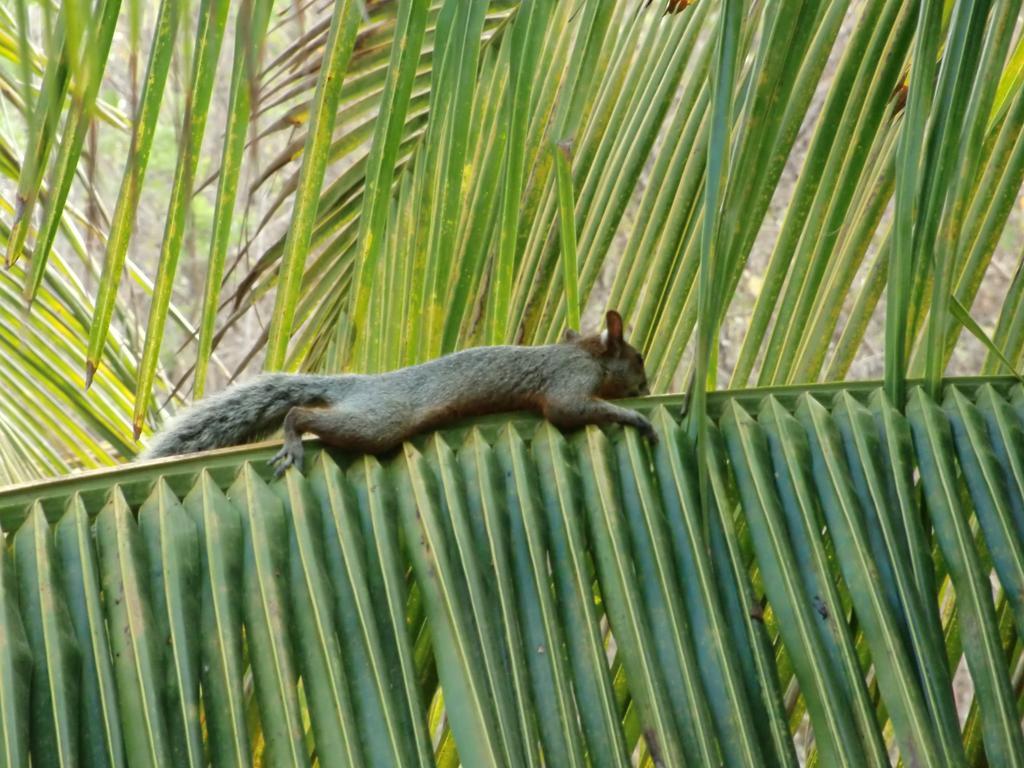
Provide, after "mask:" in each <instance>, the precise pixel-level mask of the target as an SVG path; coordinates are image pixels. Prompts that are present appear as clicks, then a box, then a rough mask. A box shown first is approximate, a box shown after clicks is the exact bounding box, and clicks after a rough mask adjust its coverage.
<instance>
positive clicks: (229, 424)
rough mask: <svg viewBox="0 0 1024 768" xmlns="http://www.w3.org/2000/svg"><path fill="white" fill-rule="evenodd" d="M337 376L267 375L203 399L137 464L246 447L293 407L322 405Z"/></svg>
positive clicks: (334, 387)
mask: <svg viewBox="0 0 1024 768" xmlns="http://www.w3.org/2000/svg"><path fill="white" fill-rule="evenodd" d="M341 380H342V377H339V376H315V375H307V374H301V375H295V374H284V373H271V374H267V375H264V376H259V377H257V378H255V379H253V380H252V381H247V382H245V383H244V384H239V385H237V386H234V387H229V388H228V389H226V390H224V391H223V392H220V393H218V394H216V395H213V396H212V397H208V398H206V399H204V400H201V401H200V402H198V403H196V404H195V405H193V406H192V407H190V408H188V409H186V410H185V411H184V412H182V413H181V414H180V415H178V416H176V417H174V419H172V420H171V422H170V423H169V424H167V425H166V426H165V427H164V429H163V431H161V432H160V433H159V434H157V435H156V436H155V437H154V438H153V440H152V442H150V444H149V445H148V446H147V448H146V450H145V451H143V452H142V454H141V455H140V456H139V458H140V459H156V458H159V457H161V456H177V455H180V454H183V453H195V452H196V451H206V450H210V449H211V448H223V447H226V446H229V445H240V444H242V443H247V442H251V441H253V440H255V439H257V438H259V437H261V436H263V435H265V434H266V433H268V432H271V431H272V430H274V429H276V428H277V427H279V426H281V422H282V421H283V420H284V417H285V415H286V414H287V413H288V410H289V409H290V408H292V407H293V406H296V405H314V404H317V403H323V402H326V400H327V399H328V396H329V395H330V394H331V393H332V392H336V391H337V390H338V389H339V384H340V382H341Z"/></svg>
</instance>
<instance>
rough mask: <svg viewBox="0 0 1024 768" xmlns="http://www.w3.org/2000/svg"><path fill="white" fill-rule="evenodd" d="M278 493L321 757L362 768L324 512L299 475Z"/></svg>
mask: <svg viewBox="0 0 1024 768" xmlns="http://www.w3.org/2000/svg"><path fill="white" fill-rule="evenodd" d="M275 491H276V492H277V494H278V496H279V497H280V498H281V501H282V502H283V504H284V507H285V512H286V513H287V518H288V529H289V537H288V538H289V547H290V553H289V558H288V563H289V566H290V568H289V580H290V592H291V596H292V602H291V605H292V611H293V616H294V623H295V632H294V635H295V637H296V645H297V646H298V652H299V666H300V670H301V673H302V679H303V683H304V686H305V691H306V700H307V706H308V710H309V717H310V719H311V720H312V724H313V735H314V737H315V738H316V744H317V756H318V758H319V760H320V762H321V764H323V765H339V766H349V765H351V766H355V765H361V764H363V757H362V749H361V747H360V744H359V730H358V725H357V724H356V720H355V714H354V713H353V711H352V694H351V692H350V689H349V684H348V680H347V676H346V674H345V671H344V669H343V667H342V656H341V648H340V643H339V635H338V633H337V628H336V626H335V622H334V612H333V605H332V600H331V590H330V588H329V582H328V580H327V573H326V570H325V567H324V561H323V550H322V544H321V541H322V539H321V537H322V530H323V529H322V525H321V520H320V510H319V508H318V506H317V504H316V502H315V501H314V499H313V495H312V492H311V490H310V488H309V485H308V483H307V482H306V479H305V478H304V477H302V476H301V475H300V474H299V473H298V472H297V471H291V472H288V473H286V475H285V478H284V482H283V483H279V484H277V485H276V486H275Z"/></svg>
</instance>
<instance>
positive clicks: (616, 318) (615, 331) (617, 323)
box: [604, 309, 622, 346]
mask: <svg viewBox="0 0 1024 768" xmlns="http://www.w3.org/2000/svg"><path fill="white" fill-rule="evenodd" d="M604 318H605V323H606V326H605V327H606V329H607V330H606V331H605V332H606V333H607V336H606V337H605V341H606V343H607V344H608V345H609V346H614V345H616V344H621V343H622V315H620V314H619V313H618V312H616V311H615V310H614V309H609V310H608V312H607V314H605V316H604Z"/></svg>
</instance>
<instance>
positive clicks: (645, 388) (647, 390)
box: [640, 382, 651, 397]
mask: <svg viewBox="0 0 1024 768" xmlns="http://www.w3.org/2000/svg"><path fill="white" fill-rule="evenodd" d="M640 394H641V395H643V396H644V397H647V395H649V394H651V388H650V387H648V386H647V382H644V384H643V386H641V387H640Z"/></svg>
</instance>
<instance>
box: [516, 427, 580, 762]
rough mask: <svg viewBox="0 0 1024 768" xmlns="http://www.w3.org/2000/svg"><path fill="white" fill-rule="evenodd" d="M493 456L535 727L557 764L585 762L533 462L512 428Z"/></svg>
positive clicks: (547, 752) (547, 751) (550, 756)
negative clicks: (501, 481)
mask: <svg viewBox="0 0 1024 768" xmlns="http://www.w3.org/2000/svg"><path fill="white" fill-rule="evenodd" d="M497 452H498V460H499V462H500V465H501V468H502V471H503V473H504V475H505V477H506V485H505V500H506V503H507V505H508V512H509V529H510V530H509V537H510V546H511V550H512V563H513V569H514V574H515V582H516V595H517V597H518V610H519V613H520V616H521V617H522V621H523V640H524V643H525V646H526V648H527V649H529V650H532V651H534V652H533V653H529V652H528V653H527V660H528V661H527V664H528V667H529V673H530V679H531V683H532V689H533V696H534V700H535V704H536V717H537V728H538V730H539V731H540V737H541V743H542V745H543V749H544V755H545V756H546V758H548V759H551V760H552V761H557V762H558V763H559V764H560V765H567V766H582V765H585V764H586V759H585V755H584V745H583V739H582V735H581V733H580V724H579V717H578V715H577V709H576V704H575V702H574V700H573V692H572V684H571V677H572V670H571V667H570V661H569V659H568V657H567V650H568V649H567V645H566V643H565V642H564V640H563V632H564V629H563V628H562V625H561V624H560V622H559V620H558V613H557V606H556V604H555V596H554V593H553V590H551V589H550V576H549V574H548V554H547V546H546V541H547V537H546V535H545V526H544V521H543V517H542V515H543V510H542V509H541V501H540V498H541V497H540V491H539V489H538V488H537V480H536V467H535V465H534V464H533V461H532V459H531V457H530V455H529V452H528V449H527V446H526V444H525V442H524V441H523V439H522V438H521V437H520V435H519V433H518V432H517V431H516V429H515V427H514V426H512V425H509V426H508V427H507V428H505V429H503V430H502V434H501V436H500V437H499V439H498V444H497Z"/></svg>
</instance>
